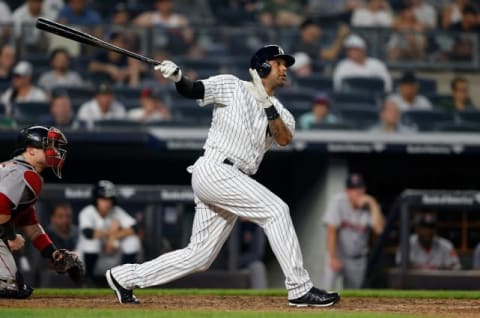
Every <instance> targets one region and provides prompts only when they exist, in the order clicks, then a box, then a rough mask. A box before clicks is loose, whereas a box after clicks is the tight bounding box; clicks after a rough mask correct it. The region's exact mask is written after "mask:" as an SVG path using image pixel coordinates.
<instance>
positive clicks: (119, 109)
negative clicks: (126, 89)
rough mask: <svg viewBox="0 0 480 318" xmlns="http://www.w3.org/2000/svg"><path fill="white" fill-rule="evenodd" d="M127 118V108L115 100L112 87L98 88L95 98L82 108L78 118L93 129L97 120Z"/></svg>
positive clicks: (100, 86) (104, 85) (103, 85)
mask: <svg viewBox="0 0 480 318" xmlns="http://www.w3.org/2000/svg"><path fill="white" fill-rule="evenodd" d="M125 117H126V111H125V107H124V106H123V105H122V104H121V103H119V102H118V101H116V100H115V98H114V96H113V91H112V89H111V87H110V85H108V84H106V83H102V84H100V85H99V86H98V89H97V92H96V94H95V97H94V98H93V99H91V100H89V101H88V102H86V103H84V104H83V105H81V106H80V109H79V110H78V114H77V118H78V119H79V120H82V121H84V122H85V123H86V124H87V127H88V128H92V127H93V124H94V122H95V120H100V119H122V118H125Z"/></svg>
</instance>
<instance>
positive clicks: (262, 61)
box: [250, 45, 295, 77]
mask: <svg viewBox="0 0 480 318" xmlns="http://www.w3.org/2000/svg"><path fill="white" fill-rule="evenodd" d="M276 58H283V59H284V60H285V62H286V65H287V67H290V66H292V65H293V64H294V63H295V58H294V57H293V56H291V55H288V54H285V52H284V51H283V49H282V48H281V47H280V46H278V45H266V46H264V47H262V48H261V49H260V50H258V51H257V52H256V53H255V54H254V55H253V56H252V58H251V60H250V67H251V68H253V69H255V70H257V72H258V75H259V76H260V77H266V76H267V75H268V74H269V73H270V71H271V69H272V66H271V65H270V63H268V61H270V60H273V59H276Z"/></svg>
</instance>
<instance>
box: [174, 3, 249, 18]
mask: <svg viewBox="0 0 480 318" xmlns="http://www.w3.org/2000/svg"><path fill="white" fill-rule="evenodd" d="M211 2H212V1H211V0H175V1H174V9H175V11H176V12H178V13H179V14H183V15H185V16H188V18H189V20H190V22H191V23H192V24H212V23H213V22H214V19H213V14H212V11H211V4H210V3H211ZM224 2H231V1H224ZM247 2H252V1H247ZM192 12H194V13H195V14H192Z"/></svg>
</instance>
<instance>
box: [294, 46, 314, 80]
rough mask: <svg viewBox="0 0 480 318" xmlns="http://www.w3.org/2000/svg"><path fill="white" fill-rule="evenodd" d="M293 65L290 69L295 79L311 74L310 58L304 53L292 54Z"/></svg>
mask: <svg viewBox="0 0 480 318" xmlns="http://www.w3.org/2000/svg"><path fill="white" fill-rule="evenodd" d="M293 57H294V58H295V64H293V65H292V66H291V67H290V70H291V72H292V73H293V75H294V76H295V77H308V76H310V75H312V73H313V65H312V60H311V59H310V56H308V54H307V53H304V52H297V53H295V54H293Z"/></svg>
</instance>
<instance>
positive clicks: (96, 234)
mask: <svg viewBox="0 0 480 318" xmlns="http://www.w3.org/2000/svg"><path fill="white" fill-rule="evenodd" d="M92 198H93V203H92V204H90V205H87V206H86V207H84V208H83V209H82V210H81V211H80V213H79V215H78V223H79V230H80V237H79V240H78V250H79V252H80V253H81V254H82V255H83V259H84V261H85V270H86V276H87V278H90V279H91V280H93V281H94V282H95V281H96V278H97V277H96V276H97V273H102V278H103V273H104V272H105V270H106V268H109V267H111V266H115V265H118V264H124V263H135V262H136V258H137V256H138V253H139V252H140V248H141V245H140V240H139V238H138V236H137V234H136V232H137V222H136V220H135V219H134V218H133V217H132V216H130V215H129V214H128V213H127V212H126V211H125V210H124V209H122V208H121V207H119V206H118V205H117V201H116V199H117V190H116V187H115V185H114V184H113V183H112V182H110V181H108V180H100V181H98V182H97V183H96V184H95V186H94V189H93V193H92Z"/></svg>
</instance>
